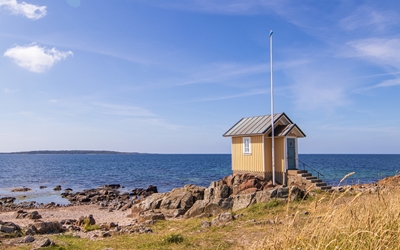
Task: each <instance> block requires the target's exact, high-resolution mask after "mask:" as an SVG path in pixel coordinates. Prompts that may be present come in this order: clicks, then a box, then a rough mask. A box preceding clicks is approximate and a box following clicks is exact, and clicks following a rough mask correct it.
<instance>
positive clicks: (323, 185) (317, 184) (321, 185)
mask: <svg viewBox="0 0 400 250" xmlns="http://www.w3.org/2000/svg"><path fill="white" fill-rule="evenodd" d="M315 186H317V187H325V186H327V185H326V183H325V182H317V183H315Z"/></svg>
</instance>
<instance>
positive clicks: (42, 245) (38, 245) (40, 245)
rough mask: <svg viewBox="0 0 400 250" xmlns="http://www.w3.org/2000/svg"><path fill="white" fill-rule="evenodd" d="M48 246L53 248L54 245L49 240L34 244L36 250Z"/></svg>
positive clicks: (41, 240) (38, 241)
mask: <svg viewBox="0 0 400 250" xmlns="http://www.w3.org/2000/svg"><path fill="white" fill-rule="evenodd" d="M49 246H55V243H54V242H52V241H51V240H50V239H49V238H44V239H40V240H37V241H36V243H35V247H37V248H41V247H49Z"/></svg>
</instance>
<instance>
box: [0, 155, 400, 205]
mask: <svg viewBox="0 0 400 250" xmlns="http://www.w3.org/2000/svg"><path fill="white" fill-rule="evenodd" d="M299 159H300V161H301V162H304V163H306V164H307V165H309V166H311V167H312V168H314V169H316V170H318V171H320V172H321V173H323V175H324V176H323V177H321V178H322V179H323V180H324V181H325V182H327V183H329V184H331V185H337V184H338V183H339V181H340V179H342V178H343V176H345V175H346V174H348V173H350V172H355V174H354V175H352V176H350V177H349V178H347V179H346V180H345V182H344V183H345V184H352V183H354V184H355V183H369V182H374V181H377V180H378V179H381V178H383V177H386V176H392V175H395V174H396V173H397V172H398V171H400V155H320V154H303V155H299ZM299 167H300V168H303V165H302V164H300V166H299ZM311 172H313V171H311ZM229 174H231V156H230V155H229V154H220V155H213V154H210V155H199V154H194V155H187V154H185V155H175V154H174V155H163V154H132V155H71V154H56V155H52V154H49V155H27V154H0V196H16V195H19V196H18V198H19V200H36V201H40V202H49V201H56V202H60V199H61V198H59V193H57V192H54V191H53V188H54V187H55V186H56V185H61V186H62V188H63V189H64V188H72V189H73V190H74V191H77V190H83V189H88V188H96V187H99V186H102V185H105V184H121V185H123V186H125V187H126V189H133V188H136V187H147V186H148V185H156V186H157V187H158V190H159V191H160V192H166V191H170V190H171V189H172V188H175V187H181V186H183V185H185V184H189V183H192V184H196V185H201V186H208V185H209V183H210V182H211V181H216V180H218V179H220V178H222V177H223V176H226V175H229ZM313 174H314V175H316V173H315V172H313ZM43 185H44V186H47V187H48V188H46V189H39V186H43ZM22 186H26V187H29V188H32V191H30V192H26V193H11V189H12V188H13V187H22ZM23 195H26V197H23ZM60 203H62V201H61V202H60Z"/></svg>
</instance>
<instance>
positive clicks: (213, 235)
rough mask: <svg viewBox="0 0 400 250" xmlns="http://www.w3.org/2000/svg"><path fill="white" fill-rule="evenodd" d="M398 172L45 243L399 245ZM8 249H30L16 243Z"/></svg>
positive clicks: (145, 246) (94, 246)
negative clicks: (216, 218)
mask: <svg viewBox="0 0 400 250" xmlns="http://www.w3.org/2000/svg"><path fill="white" fill-rule="evenodd" d="M398 184H399V178H398V177H397V176H396V177H393V178H392V179H390V182H386V183H381V184H380V185H379V186H378V187H379V188H376V189H374V186H370V187H368V186H366V187H358V188H355V189H353V188H351V187H347V188H343V189H342V190H341V192H333V193H327V192H310V193H309V194H310V195H309V196H308V198H307V199H303V200H300V201H292V202H290V199H288V200H289V201H287V202H284V201H281V200H270V201H268V202H266V203H257V204H255V205H253V206H251V207H249V208H246V209H243V210H239V211H236V212H234V213H233V215H234V217H235V218H236V219H235V220H232V221H230V222H227V223H225V224H223V225H220V226H208V227H204V226H202V225H203V224H204V221H208V222H211V220H212V219H213V218H191V219H174V220H161V221H157V222H156V223H155V224H154V225H152V230H153V233H151V234H131V235H128V234H122V235H113V236H112V237H110V238H101V239H99V240H89V239H83V238H77V237H74V236H73V235H72V234H64V235H52V236H50V238H51V239H52V240H53V241H54V242H55V243H56V244H57V245H56V246H55V247H50V248H46V249H114V250H116V249H399V248H400V226H399V225H400V189H399V188H398ZM11 249H29V247H25V248H24V247H19V248H11Z"/></svg>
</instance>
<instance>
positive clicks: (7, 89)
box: [3, 88, 18, 94]
mask: <svg viewBox="0 0 400 250" xmlns="http://www.w3.org/2000/svg"><path fill="white" fill-rule="evenodd" d="M17 91H18V89H9V88H5V89H3V93H6V94H10V93H15V92H17Z"/></svg>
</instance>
